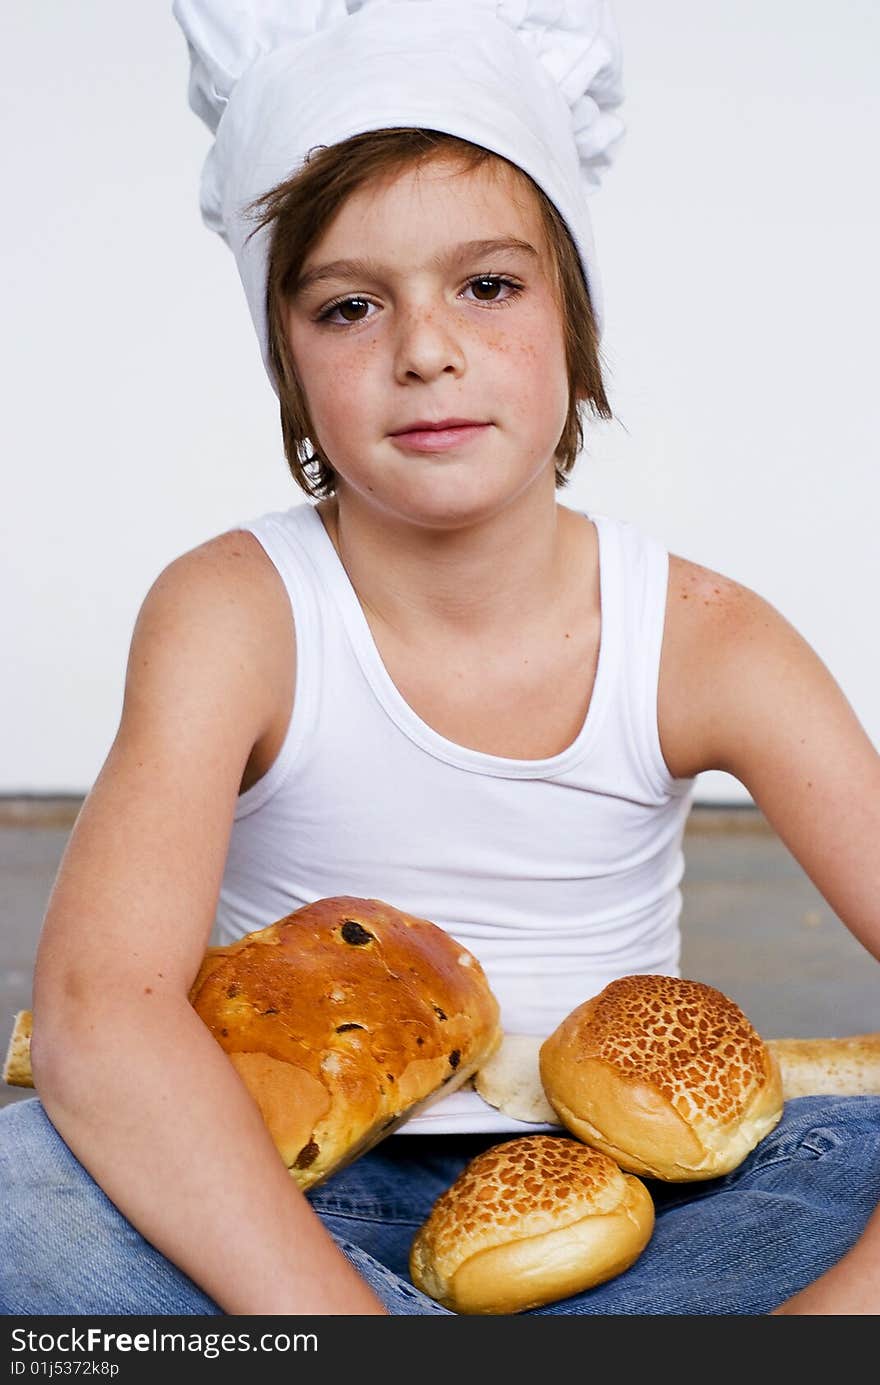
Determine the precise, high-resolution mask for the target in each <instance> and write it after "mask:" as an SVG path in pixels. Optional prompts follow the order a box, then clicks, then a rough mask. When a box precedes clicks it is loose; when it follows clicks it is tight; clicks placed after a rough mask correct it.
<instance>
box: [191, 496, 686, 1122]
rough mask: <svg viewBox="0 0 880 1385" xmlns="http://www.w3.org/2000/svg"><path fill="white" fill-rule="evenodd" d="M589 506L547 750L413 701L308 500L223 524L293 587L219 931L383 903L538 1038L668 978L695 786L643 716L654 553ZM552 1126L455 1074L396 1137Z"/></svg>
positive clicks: (505, 1017) (660, 579) (661, 557)
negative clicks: (274, 691)
mask: <svg viewBox="0 0 880 1385" xmlns="http://www.w3.org/2000/svg"><path fill="white" fill-rule="evenodd" d="M588 518H589V519H591V520H593V521H594V522H595V524H596V526H597V532H598V542H599V579H600V602H601V634H600V646H599V659H598V666H597V669H596V675H595V682H594V687H593V692H592V696H591V699H590V705H589V710H588V712H587V715H586V718H585V720H584V723H583V726H582V728H581V730H580V732H579V733H578V735H577V738H576V739H575V740H574V741H573V742H572V743H571V745H569V746H568V747H567V749H565V750H563V751H562V752H561V753H560V754H559V755H553V756H551V757H549V758H547V759H543V760H515V759H507V758H505V757H503V756H498V755H488V754H484V753H483V752H482V751H479V750H473V749H469V748H467V747H465V746H461V745H457V744H456V743H455V742H454V741H449V740H447V739H446V738H445V737H444V736H441V735H439V734H438V732H436V731H434V730H432V728H431V727H430V726H428V725H427V724H426V723H425V722H424V721H422V720H421V718H420V717H418V716H417V715H416V714H415V712H414V711H413V710H412V708H411V707H410V706H409V705H408V703H407V702H406V701H405V700H404V698H403V696H402V695H401V693H400V692H399V691H398V689H397V687H396V686H395V684H394V683H393V681H392V679H391V677H390V675H389V674H388V672H387V670H386V668H385V666H384V664H383V663H382V659H381V657H380V655H379V651H378V648H377V646H376V644H375V641H374V639H373V636H372V633H371V631H370V627H369V625H368V623H367V620H366V617H365V615H364V612H363V610H362V608H361V605H360V602H359V600H358V597H357V595H356V593H355V590H354V588H353V586H352V585H351V582H350V581H349V578H348V574H347V573H346V571H345V568H344V567H343V565H342V562H341V561H340V559H339V556H338V554H337V552H336V549H335V548H334V546H333V543H332V541H331V539H330V536H329V534H328V533H327V531H326V529H325V528H324V525H323V522H322V520H321V518H320V515H319V514H318V512H317V510H316V509H315V508H314V506H313V505H312V504H311V503H310V502H305V503H299V504H296V505H294V506H292V507H291V509H289V510H286V511H278V512H275V513H270V514H265V515H263V516H261V517H260V518H258V519H255V520H251V521H248V522H246V523H244V524H242V525H240V526H238V527H240V528H242V529H246V530H248V531H249V532H250V533H252V534H254V535H255V536H256V537H257V539H258V540H259V542H260V544H261V545H262V546H263V548H264V549H265V551H266V553H267V554H268V556H269V558H270V559H271V560H272V562H273V563H274V565H275V567H276V568H277V569H278V572H279V573H280V575H281V577H282V579H283V581H284V584H285V586H286V588H287V591H288V593H289V596H290V602H291V608H292V612H293V618H294V623H295V631H296V689H295V695H294V706H293V714H292V717H291V720H290V725H289V727H288V730H287V734H286V736H285V739H284V743H283V745H282V748H281V750H280V752H279V754H278V756H277V758H276V760H275V761H274V763H273V764H272V766H271V768H270V769H269V770H268V772H267V773H266V774H265V775H264V776H263V778H262V779H260V780H258V782H257V783H256V784H254V785H252V786H251V788H249V789H247V790H246V792H244V793H243V794H241V795H240V796H239V799H238V804H237V807H236V811H235V820H234V823H233V828H232V835H231V839H230V843H229V850H228V854H227V859H226V866H225V872H224V876H223V881H222V885H221V890H220V897H219V903H218V908H217V915H216V921H215V929H214V934H213V936H214V938H215V940H216V941H217V942H218V943H229V942H232V941H234V940H235V939H236V938H239V937H241V936H242V934H244V933H247V932H250V931H252V930H254V929H257V928H263V927H265V926H266V925H267V924H269V923H273V922H275V920H277V919H280V918H283V917H284V916H285V915H286V914H289V913H292V912H293V910H295V909H298V908H300V907H302V906H303V905H305V904H311V903H313V902H314V900H316V899H322V898H326V897H328V896H331V895H356V896H360V897H365V898H373V899H382V900H384V901H385V902H386V903H388V904H391V905H393V906H394V907H395V908H398V909H401V910H403V911H404V912H405V913H409V914H416V915H417V916H418V917H420V918H425V919H430V920H431V922H433V923H435V924H438V925H439V926H440V927H441V928H445V929H447V930H448V932H450V933H451V934H452V935H453V936H454V937H455V938H456V939H457V940H458V941H459V942H460V943H462V944H463V945H464V946H465V947H467V948H469V949H470V951H471V952H473V953H474V955H475V956H476V957H477V958H478V959H479V961H480V963H481V964H482V966H483V968H484V970H485V972H486V975H487V977H488V980H489V983H490V985H491V987H492V989H493V991H494V993H495V995H496V996H497V998H498V1001H499V1004H500V1007H501V1023H502V1025H503V1027H504V1029H505V1031H507V1032H509V1033H521V1034H537V1035H541V1036H546V1035H548V1034H550V1033H551V1032H552V1030H553V1029H555V1028H556V1026H557V1025H558V1024H559V1023H560V1021H561V1020H562V1019H563V1018H564V1017H565V1016H566V1015H567V1014H568V1013H569V1012H570V1011H571V1010H573V1009H574V1008H575V1006H576V1005H580V1004H581V1002H582V1001H584V1000H587V999H588V998H589V997H590V996H592V995H595V994H596V993H597V992H598V991H600V990H601V989H602V987H603V986H605V985H607V984H608V982H609V981H613V980H614V979H615V978H617V977H619V976H625V975H628V974H631V973H633V972H665V973H666V974H668V975H672V976H677V975H679V974H680V972H679V949H680V935H679V914H680V911H681V893H680V890H679V888H678V886H679V882H680V880H681V877H682V874H683V872H684V858H683V853H682V836H683V832H684V826H685V821H686V818H687V815H688V811H689V808H690V804H691V798H692V792H693V786H694V780H693V779H674V778H673V777H672V776H671V775H670V773H669V770H668V768H667V766H666V764H665V762H664V760H663V756H662V754H661V749H660V740H659V735H658V730H657V680H658V672H659V664H660V650H661V644H662V639H663V625H664V616H665V606H666V588H667V580H668V571H669V556H668V553H667V552H666V550H665V549H664V548H663V547H662V546H661V545H660V544H659V543H658V542H657V541H656V540H655V539H653V538H651V537H648V536H646V535H643V534H641V533H640V532H639V531H638V530H637V529H636V528H635V527H634V526H633V525H632V524H630V523H629V522H627V521H623V520H618V519H612V518H609V517H608V516H606V515H600V514H590V515H589V516H588ZM551 1128H553V1127H551V1126H545V1125H534V1124H526V1123H524V1122H522V1121H517V1120H514V1119H512V1118H510V1117H508V1116H505V1115H502V1114H501V1113H500V1112H498V1111H496V1110H494V1109H493V1108H492V1107H490V1106H488V1105H487V1104H486V1103H485V1102H484V1101H483V1100H482V1098H481V1097H480V1096H479V1095H478V1094H477V1093H476V1092H475V1091H474V1090H473V1089H472V1088H470V1087H467V1088H466V1089H464V1090H460V1091H457V1092H452V1093H449V1094H447V1095H446V1096H445V1097H443V1098H441V1099H439V1100H437V1101H436V1102H435V1103H434V1104H433V1105H432V1106H429V1107H428V1109H427V1110H425V1111H424V1112H423V1113H422V1114H421V1115H418V1116H415V1117H412V1118H411V1119H410V1120H409V1121H408V1122H407V1123H406V1124H405V1125H403V1126H401V1127H400V1130H399V1131H398V1132H397V1133H400V1134H403V1133H407V1134H413V1133H421V1132H430V1133H445V1132H453V1131H496V1130H497V1131H514V1130H516V1131H519V1132H520V1133H527V1132H529V1131H535V1130H545V1129H551Z"/></svg>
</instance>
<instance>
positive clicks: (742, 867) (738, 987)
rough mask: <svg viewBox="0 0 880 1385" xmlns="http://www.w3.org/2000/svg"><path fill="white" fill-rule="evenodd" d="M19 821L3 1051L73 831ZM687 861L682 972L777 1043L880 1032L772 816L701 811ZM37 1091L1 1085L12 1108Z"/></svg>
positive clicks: (1, 881) (7, 905)
mask: <svg viewBox="0 0 880 1385" xmlns="http://www.w3.org/2000/svg"><path fill="white" fill-rule="evenodd" d="M9 816H10V815H9V814H8V813H7V814H6V815H5V821H6V824H7V825H3V819H0V891H2V894H0V901H2V906H0V1057H2V1055H3V1054H5V1051H6V1045H7V1042H8V1039H9V1034H10V1032H11V1029H12V1021H13V1016H14V1014H15V1012H16V1010H22V1009H29V1008H30V1005H31V982H32V976H33V963H34V957H35V953H36V947H37V942H38V939H39V933H40V927H41V924H42V919H43V915H44V912H45V909H46V905H47V903H48V899H49V894H50V891H51V889H52V883H53V881H54V878H55V874H56V872H57V869H58V865H59V862H60V859H61V854H62V852H63V850H64V846H65V843H66V842H67V838H68V835H69V831H70V828H69V825H67V824H66V823H64V824H62V825H54V826H52V825H43V826H34V825H14V824H13V825H9ZM67 816H68V817H69V816H70V815H69V813H68V814H67ZM61 817H62V818H63V817H64V814H62V815H61ZM49 820H50V821H51V818H50V819H49ZM685 864H686V870H685V878H684V881H683V884H682V894H683V897H684V904H683V911H682V932H683V939H684V945H683V954H682V975H684V976H689V977H692V978H694V979H696V980H699V981H707V982H709V983H710V984H711V985H713V986H717V987H719V989H720V990H722V991H724V992H725V994H726V995H728V996H730V997H731V998H732V999H733V1000H735V1001H736V1002H737V1003H738V1004H739V1005H740V1006H741V1007H742V1009H743V1010H744V1011H745V1012H746V1014H747V1015H748V1016H749V1018H750V1019H751V1021H752V1023H753V1024H754V1025H755V1026H756V1028H757V1029H758V1031H759V1032H760V1033H761V1034H763V1036H764V1037H765V1038H768V1039H769V1038H782V1037H791V1038H797V1037H803V1036H809V1035H842V1034H861V1033H866V1032H868V1031H869V1030H880V966H878V965H877V963H876V962H875V961H874V960H873V958H871V957H870V956H869V954H868V953H867V952H866V951H865V950H864V948H862V947H861V945H860V944H859V943H857V942H856V940H855V939H854V938H853V937H852V936H851V935H850V934H849V933H848V932H847V930H846V929H845V928H844V926H843V925H842V923H841V922H840V920H839V919H837V918H836V916H835V915H834V914H833V913H832V911H831V909H830V908H829V907H828V905H827V904H826V903H825V901H824V899H823V898H822V896H821V895H820V894H819V892H818V891H817V890H816V889H815V887H814V886H813V884H812V883H811V881H810V880H809V879H808V877H807V876H806V875H805V874H804V872H803V871H802V870H801V868H800V866H799V865H798V864H797V862H796V861H795V860H794V859H793V857H792V856H791V855H790V853H789V852H788V851H787V849H786V848H785V847H784V846H783V845H782V843H781V842H780V841H779V840H778V838H777V837H776V836H775V834H774V833H773V832H772V831H771V830H770V828H769V827H768V826H767V824H766V823H765V821H764V819H763V818H762V817H761V816H760V814H758V813H756V812H755V811H753V810H751V809H738V810H735V811H732V812H722V811H718V810H712V809H708V808H703V809H701V808H695V809H694V810H693V811H692V813H691V818H690V821H689V823H688V829H687V832H686V834H685ZM585 999H586V997H585ZM28 1096H33V1092H32V1091H30V1090H26V1089H19V1088H13V1087H8V1086H6V1085H4V1084H2V1083H0V1106H4V1105H7V1104H8V1103H9V1102H12V1101H18V1100H21V1099H23V1098H25V1097H28Z"/></svg>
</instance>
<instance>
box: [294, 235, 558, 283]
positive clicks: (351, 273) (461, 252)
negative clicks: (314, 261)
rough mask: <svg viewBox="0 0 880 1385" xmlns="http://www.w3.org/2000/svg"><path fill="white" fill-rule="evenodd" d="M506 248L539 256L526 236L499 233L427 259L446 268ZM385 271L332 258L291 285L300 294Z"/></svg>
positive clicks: (373, 264) (360, 262)
mask: <svg viewBox="0 0 880 1385" xmlns="http://www.w3.org/2000/svg"><path fill="white" fill-rule="evenodd" d="M506 250H507V251H510V250H512V251H520V252H521V253H522V254H525V255H531V256H532V257H533V258H534V259H535V260H537V259H539V258H540V256H539V253H538V251H537V250H536V249H535V247H534V246H533V245H530V244H529V242H528V241H527V240H519V239H518V238H517V237H516V236H501V237H497V238H495V239H493V240H468V241H463V242H462V243H461V244H459V245H454V246H452V247H451V248H450V249H449V250H445V251H441V252H440V253H439V254H437V255H432V256H431V258H430V259H429V260H428V265H429V266H430V267H431V268H432V269H445V268H446V267H447V266H448V265H453V264H456V263H457V262H458V261H459V260H464V259H473V258H474V257H475V256H477V255H480V256H482V255H499V254H501V253H502V252H503V251H506ZM386 272H387V271H385V270H383V268H382V266H381V265H379V264H376V262H375V261H374V260H365V259H354V260H332V261H331V262H330V263H329V264H323V265H315V267H314V269H308V270H306V272H305V273H304V274H301V275H300V277H299V278H298V279H297V281H296V284H295V285H294V289H293V296H294V297H299V295H300V294H303V293H305V292H306V290H307V289H310V288H312V287H313V286H314V285H315V284H317V283H321V282H323V281H324V280H325V279H336V278H345V277H349V278H373V279H381V278H382V275H383V273H386Z"/></svg>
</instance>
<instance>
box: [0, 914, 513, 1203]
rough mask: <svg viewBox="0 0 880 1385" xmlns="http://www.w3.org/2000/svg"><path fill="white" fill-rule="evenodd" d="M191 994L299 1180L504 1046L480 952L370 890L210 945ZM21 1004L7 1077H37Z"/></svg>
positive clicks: (336, 1160) (384, 1131) (350, 1153)
mask: <svg viewBox="0 0 880 1385" xmlns="http://www.w3.org/2000/svg"><path fill="white" fill-rule="evenodd" d="M189 999H190V1003H191V1005H192V1006H193V1008H194V1009H195V1011H196V1012H197V1014H198V1015H199V1016H200V1018H201V1019H202V1020H203V1021H204V1022H205V1024H206V1025H207V1026H208V1028H209V1029H210V1031H211V1033H212V1034H213V1035H214V1038H215V1039H216V1040H217V1042H218V1043H219V1044H220V1046H221V1047H222V1048H223V1049H225V1051H226V1053H227V1054H228V1056H229V1058H230V1061H231V1062H232V1063H233V1064H234V1066H235V1068H236V1070H237V1072H238V1074H239V1076H240V1077H241V1079H242V1081H243V1082H244V1084H245V1086H246V1087H247V1089H248V1091H249V1092H250V1094H251V1096H252V1097H253V1098H254V1100H255V1101H256V1103H257V1105H258V1106H259V1108H260V1112H261V1114H262V1116H263V1119H264V1121H265V1123H266V1125H267V1127H268V1129H269V1133H270V1134H271V1136H272V1139H273V1140H274V1142H275V1145H276V1147H277V1149H278V1151H279V1153H280V1155H281V1157H282V1159H283V1160H284V1163H285V1164H286V1166H287V1168H288V1169H289V1171H290V1173H291V1175H292V1177H293V1178H294V1179H295V1180H296V1182H297V1183H298V1184H299V1186H300V1187H301V1188H303V1189H306V1188H311V1187H314V1186H315V1185H316V1184H317V1183H320V1182H321V1181H322V1180H323V1179H325V1178H328V1177H329V1175H330V1174H331V1173H333V1172H335V1170H336V1169H338V1168H341V1167H342V1165H344V1164H348V1163H350V1162H351V1161H352V1160H353V1159H355V1158H356V1157H357V1156H358V1155H359V1154H363V1153H364V1152H365V1151H366V1150H368V1149H370V1148H371V1147H372V1146H373V1145H374V1144H376V1143H377V1142H378V1141H379V1140H381V1139H383V1138H384V1137H385V1136H386V1135H390V1134H391V1133H392V1131H394V1130H395V1129H396V1128H397V1127H398V1126H399V1125H401V1124H402V1123H403V1121H404V1120H406V1119H408V1117H410V1116H411V1115H413V1114H414V1113H415V1112H416V1111H418V1110H421V1109H423V1108H424V1107H426V1106H428V1105H430V1104H431V1102H432V1101H433V1100H436V1099H438V1098H439V1097H441V1096H445V1095H446V1093H447V1092H451V1091H454V1090H455V1089H456V1088H457V1087H460V1086H462V1085H463V1084H464V1083H465V1082H467V1081H468V1080H469V1078H470V1077H471V1076H472V1074H473V1072H474V1071H475V1069H476V1068H477V1067H478V1066H479V1064H480V1063H483V1062H485V1061H486V1060H487V1059H488V1057H489V1056H490V1055H491V1053H492V1052H493V1051H494V1050H495V1048H496V1047H497V1046H498V1044H499V1043H500V1042H501V1027H500V1023H499V1007H498V1001H497V1000H496V998H495V996H494V995H493V993H492V991H491V989H490V987H489V983H488V980H487V978H486V975H485V973H484V972H483V969H482V967H481V966H480V964H479V962H478V961H477V959H476V958H475V957H474V956H473V955H472V954H471V953H470V952H469V951H468V950H467V949H466V948H464V947H462V946H461V944H460V943H458V942H456V940H455V939H454V938H453V937H452V936H451V935H450V934H449V933H446V932H445V931H444V930H443V929H442V928H440V927H438V926H437V925H436V924H434V923H430V922H429V921H428V920H427V919H421V918H416V917H414V916H412V915H410V914H405V913H402V912H401V911H400V910H398V909H395V908H393V907H392V906H391V905H390V904H386V903H384V902H383V901H382V900H378V899H357V898H352V897H350V896H340V897H337V898H331V899H319V900H317V901H316V902H315V903H314V904H309V905H306V906H305V907H303V908H302V909H297V910H296V912H295V913H293V914H290V915H288V916H287V917H286V918H283V919H280V920H278V922H276V923H273V924H270V925H269V927H268V928H261V929H259V930H258V931H257V932H253V933H248V934H246V935H245V936H244V937H243V938H239V939H238V941H237V942H234V943H232V944H230V945H229V946H228V947H212V948H208V950H207V951H206V953H205V955H204V958H203V961H202V964H201V966H200V968H199V971H198V974H197V976H196V978H195V981H194V982H193V984H192V987H191V988H190V992H189ZM30 1027H31V1013H30V1011H20V1012H19V1013H18V1014H17V1015H16V1021H15V1026H14V1031H13V1037H12V1040H11V1041H10V1045H9V1051H8V1053H7V1059H6V1066H5V1068H4V1080H5V1081H7V1082H9V1083H14V1084H15V1085H16V1086H33V1078H32V1076H31V1071H30Z"/></svg>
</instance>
